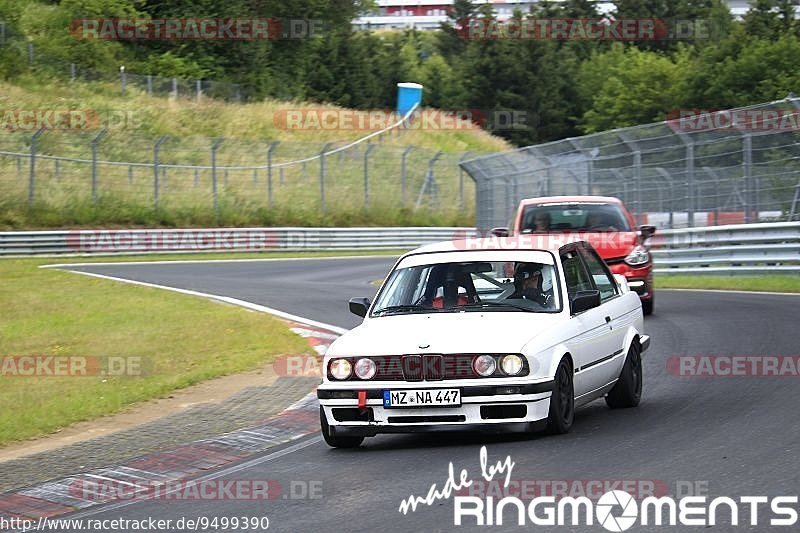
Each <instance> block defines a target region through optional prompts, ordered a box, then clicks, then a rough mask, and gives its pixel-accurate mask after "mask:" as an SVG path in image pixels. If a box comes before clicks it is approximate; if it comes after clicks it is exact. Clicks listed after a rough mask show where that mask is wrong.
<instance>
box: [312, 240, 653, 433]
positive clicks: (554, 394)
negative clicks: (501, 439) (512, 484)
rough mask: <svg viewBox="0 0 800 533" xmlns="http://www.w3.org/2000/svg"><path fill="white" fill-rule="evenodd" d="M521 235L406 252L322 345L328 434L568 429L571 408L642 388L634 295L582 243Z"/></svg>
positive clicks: (618, 398) (643, 340)
mask: <svg viewBox="0 0 800 533" xmlns="http://www.w3.org/2000/svg"><path fill="white" fill-rule="evenodd" d="M522 239H523V237H522V236H520V237H517V238H513V237H512V238H498V237H492V238H489V239H470V240H465V241H449V242H445V243H438V244H433V245H428V246H424V247H422V248H419V249H417V250H414V251H412V252H409V253H407V254H405V255H404V256H402V257H401V258H400V259H399V260H398V261H397V263H396V264H395V266H394V268H393V269H392V271H391V273H390V274H389V276H388V277H387V278H386V280H385V282H384V283H383V285H382V286H381V288H380V290H379V291H378V294H377V296H376V298H375V302H374V303H370V302H369V300H368V299H367V298H353V299H351V300H350V310H351V311H352V312H353V313H355V314H357V315H359V316H363V317H364V321H363V323H362V324H361V325H359V326H358V327H356V328H354V329H352V330H351V331H349V332H347V333H345V334H344V335H342V336H341V337H340V338H339V339H337V340H336V341H335V342H334V343H333V344H331V346H330V348H329V349H328V351H327V353H326V354H325V358H324V361H323V367H322V368H323V381H322V384H321V385H320V386H319V388H318V390H317V397H318V398H319V402H320V423H321V426H322V435H323V437H324V439H325V441H326V442H327V443H328V444H329V445H330V446H334V447H342V448H346V447H356V446H359V445H360V444H361V443H362V442H363V440H364V437H369V436H374V435H377V434H379V433H406V432H418V431H428V430H435V429H447V428H451V429H452V428H456V429H472V428H475V429H481V430H487V429H488V430H490V431H507V430H512V429H523V430H526V431H536V430H541V429H547V430H548V431H550V432H552V433H566V432H568V431H569V430H570V428H571V427H572V423H573V419H574V414H575V408H576V407H577V406H580V405H582V404H586V403H588V402H591V401H593V400H595V399H598V398H601V397H604V396H605V400H606V402H607V403H608V405H609V406H610V407H634V406H636V405H638V403H639V399H640V397H641V392H642V364H641V356H642V353H643V352H644V351H645V350H647V348H648V346H649V344H650V337H649V336H647V335H645V334H644V333H643V331H642V326H643V316H642V306H641V302H640V300H639V297H638V296H637V295H636V293H635V292H632V291H630V290H629V289H628V286H627V284H626V282H625V279H624V278H622V277H621V276H614V275H612V274H611V272H610V270H609V269H608V267H607V266H606V264H605V263H604V262H603V260H602V259H600V256H599V255H598V254H597V252H596V251H595V250H594V249H593V248H592V247H591V245H589V244H588V243H585V242H582V241H578V242H567V243H565V242H564V241H563V240H561V241H560V242H559V241H558V240H555V241H549V242H546V243H544V244H543V245H542V244H541V243H540V244H539V245H535V244H531V243H530V242H525V241H524V240H522Z"/></svg>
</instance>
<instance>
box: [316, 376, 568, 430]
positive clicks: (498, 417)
mask: <svg viewBox="0 0 800 533" xmlns="http://www.w3.org/2000/svg"><path fill="white" fill-rule="evenodd" d="M342 385H343V384H342V383H324V384H323V385H321V386H320V388H319V389H318V390H317V397H318V398H319V402H320V405H321V406H322V410H323V412H324V414H325V417H326V419H327V421H328V425H329V427H330V431H331V433H332V434H334V435H361V436H374V435H378V434H380V433H417V432H425V431H435V430H448V429H449V430H462V431H463V430H480V431H489V432H506V431H513V430H525V429H536V428H538V427H539V426H541V425H543V423H544V422H546V420H547V415H548V412H549V410H550V395H551V394H552V390H553V382H552V381H544V382H537V383H528V384H520V383H508V384H501V385H497V384H492V385H458V384H455V383H450V382H441V381H440V382H436V383H435V384H433V383H430V382H424V383H419V382H414V383H409V382H405V381H403V382H381V383H380V384H377V383H370V384H369V385H370V386H369V388H366V387H364V386H363V385H364V384H357V383H356V384H353V385H356V386H357V385H361V386H360V387H357V388H343V387H342ZM348 385H349V384H348ZM512 387H513V388H516V389H517V390H516V391H514V392H517V393H513V394H508V393H506V392H508V389H509V388H512ZM445 388H447V389H452V388H458V389H460V390H461V405H460V406H457V407H403V408H396V407H395V408H391V407H384V406H383V391H384V390H386V389H389V390H395V391H396V390H402V389H429V390H437V389H445ZM359 391H364V392H366V394H365V396H366V401H363V404H362V405H361V406H359V400H358V396H359V395H358V392H359Z"/></svg>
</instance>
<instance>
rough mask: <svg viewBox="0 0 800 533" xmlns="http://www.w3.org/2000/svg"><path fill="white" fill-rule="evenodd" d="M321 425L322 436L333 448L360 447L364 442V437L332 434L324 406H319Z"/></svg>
mask: <svg viewBox="0 0 800 533" xmlns="http://www.w3.org/2000/svg"><path fill="white" fill-rule="evenodd" d="M319 425H320V429H321V430H322V438H323V439H325V442H326V443H327V444H328V446H330V447H332V448H358V447H359V446H361V443H362V442H364V437H342V436H339V435H332V434H331V427H330V426H329V425H328V419H327V418H326V417H325V411H324V410H323V409H322V407H320V408H319Z"/></svg>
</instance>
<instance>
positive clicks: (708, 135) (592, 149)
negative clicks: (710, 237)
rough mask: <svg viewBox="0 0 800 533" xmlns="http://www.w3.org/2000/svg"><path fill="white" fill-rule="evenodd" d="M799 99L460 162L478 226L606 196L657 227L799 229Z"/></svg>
mask: <svg viewBox="0 0 800 533" xmlns="http://www.w3.org/2000/svg"><path fill="white" fill-rule="evenodd" d="M799 123H800V99H798V98H795V97H787V98H786V99H784V100H780V101H776V102H770V103H765V104H759V105H755V106H751V107H746V108H741V109H736V110H726V111H714V112H692V111H690V110H686V111H683V112H681V111H678V112H676V118H674V119H671V120H667V121H663V122H658V123H654V124H645V125H641V126H634V127H630V128H621V129H615V130H610V131H604V132H601V133H596V134H592V135H586V136H583V137H575V138H569V139H564V140H561V141H555V142H549V143H545V144H539V145H535V146H528V147H525V148H520V149H518V150H514V151H511V152H505V153H500V154H495V155H487V156H483V157H478V158H473V159H471V160H468V161H465V162H463V163H462V167H463V168H464V169H465V170H466V171H467V172H468V173H469V174H470V176H471V177H472V178H473V180H474V181H475V186H476V212H477V226H478V227H479V228H481V229H489V228H492V227H496V226H505V225H506V224H507V222H508V220H509V218H510V217H511V215H512V213H513V212H514V210H515V209H516V207H517V205H518V203H519V201H520V200H521V199H523V198H530V197H537V196H551V195H564V194H566V195H575V194H591V195H608V196H616V197H619V198H621V199H622V200H623V201H624V202H625V203H626V204H627V205H628V207H629V208H630V209H631V210H632V211H633V212H635V214H636V216H637V219H638V220H639V221H640V222H641V223H644V222H647V223H651V224H654V225H656V226H660V227H663V228H678V227H694V226H705V225H715V224H725V223H735V222H743V223H752V222H759V221H770V220H796V219H798V217H799V216H800V208H799V207H798V205H799V202H800V143H798V140H800V134H799V133H798V132H800V125H799Z"/></svg>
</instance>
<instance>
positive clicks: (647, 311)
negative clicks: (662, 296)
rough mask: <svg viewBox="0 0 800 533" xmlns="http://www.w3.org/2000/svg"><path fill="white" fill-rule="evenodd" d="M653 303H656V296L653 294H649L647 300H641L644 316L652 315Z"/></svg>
mask: <svg viewBox="0 0 800 533" xmlns="http://www.w3.org/2000/svg"><path fill="white" fill-rule="evenodd" d="M655 305H656V296H655V295H652V296H650V299H649V300H644V301H642V314H643V315H644V316H648V315H652V314H653V308H654V307H655Z"/></svg>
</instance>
